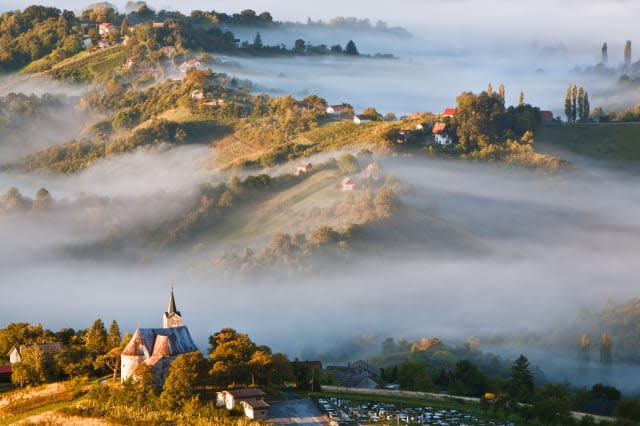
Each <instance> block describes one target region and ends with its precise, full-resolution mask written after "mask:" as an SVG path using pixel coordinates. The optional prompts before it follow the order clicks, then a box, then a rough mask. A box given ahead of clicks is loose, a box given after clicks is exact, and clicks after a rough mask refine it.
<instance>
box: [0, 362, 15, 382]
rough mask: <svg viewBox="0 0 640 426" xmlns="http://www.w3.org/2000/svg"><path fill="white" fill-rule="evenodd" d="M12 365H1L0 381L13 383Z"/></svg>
mask: <svg viewBox="0 0 640 426" xmlns="http://www.w3.org/2000/svg"><path fill="white" fill-rule="evenodd" d="M11 373H13V369H12V368H11V365H0V383H11Z"/></svg>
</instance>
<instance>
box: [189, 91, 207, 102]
mask: <svg viewBox="0 0 640 426" xmlns="http://www.w3.org/2000/svg"><path fill="white" fill-rule="evenodd" d="M191 99H192V100H194V101H201V100H203V99H204V92H203V91H202V90H194V91H193V92H191Z"/></svg>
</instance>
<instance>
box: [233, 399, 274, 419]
mask: <svg viewBox="0 0 640 426" xmlns="http://www.w3.org/2000/svg"><path fill="white" fill-rule="evenodd" d="M240 405H241V406H242V409H243V410H244V415H245V416H247V417H249V418H250V419H252V420H267V416H268V415H269V404H267V403H266V402H264V401H263V400H261V399H258V400H256V401H240Z"/></svg>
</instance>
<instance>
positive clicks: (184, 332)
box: [120, 288, 198, 385]
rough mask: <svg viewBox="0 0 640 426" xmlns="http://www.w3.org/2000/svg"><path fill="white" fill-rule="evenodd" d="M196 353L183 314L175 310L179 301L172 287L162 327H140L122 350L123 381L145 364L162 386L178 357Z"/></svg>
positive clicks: (132, 375)
mask: <svg viewBox="0 0 640 426" xmlns="http://www.w3.org/2000/svg"><path fill="white" fill-rule="evenodd" d="M197 351H198V348H197V347H196V344H195V343H194V342H193V339H192V338H191V334H189V329H188V328H187V327H185V326H184V325H182V315H181V314H180V311H178V310H177V309H176V300H175V297H174V295H173V288H171V293H170V295H169V306H168V307H167V311H166V312H165V313H164V315H163V321H162V328H138V329H137V330H136V331H135V333H133V336H132V337H131V340H129V343H127V346H125V348H124V350H123V351H122V354H121V356H120V367H121V368H120V371H121V374H120V376H121V379H122V381H123V382H124V381H125V380H127V379H130V378H133V377H134V375H135V371H136V369H137V368H138V367H139V366H140V365H142V364H146V365H148V366H150V367H151V371H152V372H153V373H154V375H155V382H156V384H157V385H162V384H163V383H164V380H165V379H166V377H167V373H168V372H169V367H170V366H171V363H172V362H173V360H175V359H176V357H177V356H178V355H180V354H185V353H189V352H197Z"/></svg>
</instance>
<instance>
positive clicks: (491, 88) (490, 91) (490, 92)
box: [487, 83, 493, 96]
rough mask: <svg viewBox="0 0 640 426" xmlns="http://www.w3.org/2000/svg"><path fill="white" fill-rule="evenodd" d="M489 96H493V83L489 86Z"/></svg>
mask: <svg viewBox="0 0 640 426" xmlns="http://www.w3.org/2000/svg"><path fill="white" fill-rule="evenodd" d="M487 94H488V95H489V96H493V86H492V85H491V83H489V86H487Z"/></svg>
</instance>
